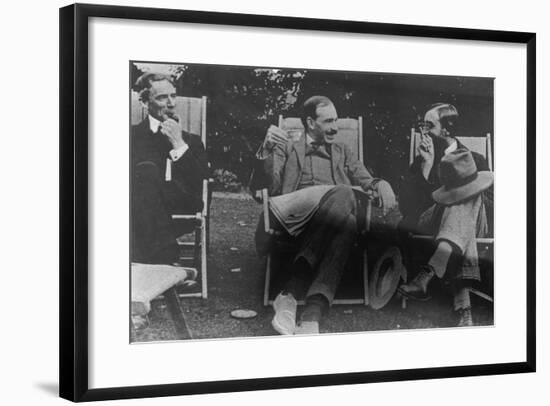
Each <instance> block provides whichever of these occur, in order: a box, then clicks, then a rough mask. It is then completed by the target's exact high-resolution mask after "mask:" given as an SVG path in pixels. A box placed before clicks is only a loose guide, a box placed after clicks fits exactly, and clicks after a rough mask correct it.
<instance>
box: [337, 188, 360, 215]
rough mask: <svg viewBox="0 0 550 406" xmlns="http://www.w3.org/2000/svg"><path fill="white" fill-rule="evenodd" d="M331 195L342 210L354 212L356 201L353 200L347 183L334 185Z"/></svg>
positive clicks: (353, 196)
mask: <svg viewBox="0 0 550 406" xmlns="http://www.w3.org/2000/svg"><path fill="white" fill-rule="evenodd" d="M331 192H332V194H331V197H332V199H334V200H335V201H336V202H337V204H338V206H339V207H340V208H341V210H342V211H343V212H347V213H350V212H351V213H355V211H356V208H357V203H356V200H355V194H354V192H353V189H352V187H351V186H348V185H336V186H335V187H334V188H333V189H332V191H331Z"/></svg>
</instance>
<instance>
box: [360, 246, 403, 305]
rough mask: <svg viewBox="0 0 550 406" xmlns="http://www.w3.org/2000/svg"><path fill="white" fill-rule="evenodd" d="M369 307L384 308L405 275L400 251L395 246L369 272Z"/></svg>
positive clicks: (384, 253) (385, 252)
mask: <svg viewBox="0 0 550 406" xmlns="http://www.w3.org/2000/svg"><path fill="white" fill-rule="evenodd" d="M369 273H370V277H369V305H370V306H371V307H372V308H373V309H375V310H378V309H381V308H382V307H384V306H385V305H386V304H387V303H388V302H389V301H390V299H391V298H392V297H393V295H394V294H395V292H396V290H397V286H398V285H399V281H400V280H401V279H402V278H403V279H405V278H404V275H406V270H405V267H404V266H403V259H402V257H401V251H399V249H398V248H397V247H395V246H391V247H389V248H388V249H387V250H386V251H384V252H383V253H382V255H381V256H380V257H379V258H378V261H376V264H375V265H374V268H373V269H372V271H370V272H369Z"/></svg>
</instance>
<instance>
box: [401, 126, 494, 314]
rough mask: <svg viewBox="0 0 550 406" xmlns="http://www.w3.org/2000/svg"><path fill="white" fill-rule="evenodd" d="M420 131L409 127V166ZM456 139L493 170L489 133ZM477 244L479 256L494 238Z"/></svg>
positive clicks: (486, 296)
mask: <svg viewBox="0 0 550 406" xmlns="http://www.w3.org/2000/svg"><path fill="white" fill-rule="evenodd" d="M420 136H421V135H420V133H419V132H417V131H416V130H415V129H414V128H411V143H410V150H409V166H410V165H412V164H413V162H414V159H415V158H416V156H417V150H418V146H419V145H420V139H421V137H420ZM456 138H457V140H458V141H460V142H461V143H462V144H463V145H464V146H465V147H466V148H468V149H469V150H470V151H473V152H477V153H478V154H480V155H482V156H483V157H485V159H486V160H487V165H488V166H489V169H490V170H491V171H492V170H493V152H492V146H491V134H490V133H487V134H486V135H485V136H482V137H456ZM410 237H411V238H412V239H413V240H430V239H432V238H433V237H432V236H426V235H416V234H413V235H411V236H410ZM476 241H477V245H478V254H479V256H480V257H481V256H482V255H484V254H485V253H487V252H488V251H489V250H490V248H491V246H492V245H493V244H494V238H477V240H476ZM470 293H474V294H475V295H477V296H479V297H481V298H483V299H485V300H487V301H489V302H493V298H492V296H490V295H489V294H487V293H484V292H481V291H479V290H477V289H473V288H471V289H470ZM402 305H403V307H406V298H403V302H402Z"/></svg>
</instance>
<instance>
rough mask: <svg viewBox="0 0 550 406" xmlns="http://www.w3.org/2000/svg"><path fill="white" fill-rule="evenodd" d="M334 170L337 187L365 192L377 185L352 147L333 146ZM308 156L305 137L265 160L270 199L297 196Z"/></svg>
mask: <svg viewBox="0 0 550 406" xmlns="http://www.w3.org/2000/svg"><path fill="white" fill-rule="evenodd" d="M330 149H331V166H332V176H333V178H334V183H335V184H337V185H353V186H356V185H357V186H361V187H362V188H363V189H364V190H368V189H370V188H371V187H372V186H373V185H374V181H375V178H373V177H372V175H371V174H370V173H369V172H368V171H367V169H366V168H365V165H363V163H362V162H361V161H359V160H357V159H353V155H352V151H351V149H350V147H349V146H348V145H346V144H344V143H341V142H335V143H332V144H330ZM305 155H306V139H305V135H302V137H301V138H300V139H299V140H298V141H289V142H287V144H286V145H285V146H284V147H281V146H276V147H275V148H274V149H273V151H272V153H271V154H269V156H268V157H267V158H266V159H264V160H263V166H264V172H265V173H266V175H267V179H268V185H267V186H268V189H269V194H270V196H277V195H281V194H286V193H291V192H294V191H295V190H296V189H297V188H298V186H299V184H300V178H301V175H302V166H303V164H304V159H305Z"/></svg>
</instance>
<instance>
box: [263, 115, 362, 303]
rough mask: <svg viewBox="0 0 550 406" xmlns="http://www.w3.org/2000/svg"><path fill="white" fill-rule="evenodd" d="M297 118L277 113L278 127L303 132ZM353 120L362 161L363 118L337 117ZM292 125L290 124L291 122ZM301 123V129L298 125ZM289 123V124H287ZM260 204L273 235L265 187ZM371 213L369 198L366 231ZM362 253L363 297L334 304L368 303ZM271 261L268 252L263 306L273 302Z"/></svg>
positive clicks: (344, 120)
mask: <svg viewBox="0 0 550 406" xmlns="http://www.w3.org/2000/svg"><path fill="white" fill-rule="evenodd" d="M299 120H300V119H299V118H294V117H288V118H283V116H282V115H279V128H282V129H285V130H287V131H288V132H289V133H290V136H291V137H292V136H293V134H292V133H293V132H298V131H301V132H303V131H304V129H303V125H301V122H300V121H299ZM351 120H353V121H354V122H356V123H357V141H356V144H355V143H354V144H355V145H354V147H353V148H352V150H353V151H357V154H358V156H357V157H358V159H360V160H361V162H363V118H362V117H361V116H359V117H358V118H357V119H350V118H345V119H339V120H338V122H339V123H342V122H348V123H349V122H352V121H351ZM290 123H292V124H294V125H292V124H290ZM298 123H300V124H299V125H301V129H300V128H299V126H298ZM289 124H290V125H289ZM261 192H262V205H263V216H264V217H263V219H264V226H265V232H266V233H267V234H271V235H274V234H276V232H275V230H273V229H272V228H271V225H270V221H269V195H268V191H267V189H262V191H261ZM371 213H372V202H371V200H368V201H367V204H366V217H365V218H366V224H365V230H366V231H368V230H369V228H370V219H371ZM361 255H362V259H361V262H362V268H363V298H362V299H335V300H334V302H333V303H334V304H364V305H368V304H369V294H368V292H369V273H368V258H367V249H366V247H364V248H363V249H362V252H361ZM272 263H273V256H272V253H271V252H269V253H268V254H267V256H266V262H265V269H266V271H265V282H264V298H263V304H264V306H268V305H270V304H272V303H273V301H272V300H269V290H270V283H271V276H272V275H271V274H272V272H271V271H272V269H271V268H272ZM298 304H304V301H303V300H300V301H298Z"/></svg>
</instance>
